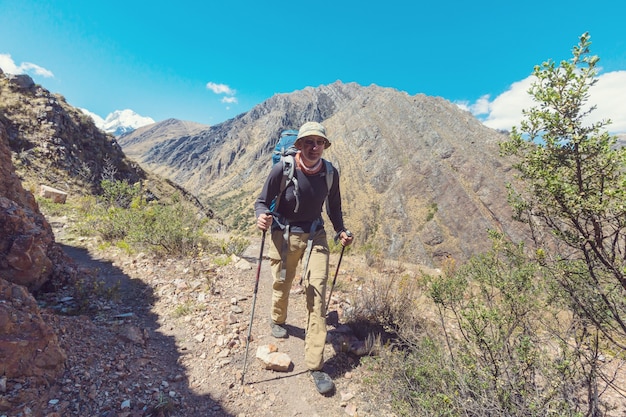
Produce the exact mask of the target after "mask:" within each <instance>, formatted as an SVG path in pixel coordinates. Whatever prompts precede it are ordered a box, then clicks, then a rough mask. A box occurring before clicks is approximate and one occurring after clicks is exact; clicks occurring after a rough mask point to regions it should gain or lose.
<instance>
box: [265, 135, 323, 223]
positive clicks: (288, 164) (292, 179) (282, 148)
mask: <svg viewBox="0 0 626 417" xmlns="http://www.w3.org/2000/svg"><path fill="white" fill-rule="evenodd" d="M297 137H298V131H297V130H291V129H288V130H283V131H282V132H281V134H280V138H279V139H278V142H277V143H276V146H275V147H274V154H273V155H272V165H275V164H277V163H278V162H280V161H282V162H283V179H282V181H281V183H280V193H279V194H278V196H277V197H276V198H275V199H274V200H272V203H271V204H270V211H272V212H276V210H277V209H278V203H279V202H280V197H281V195H282V194H283V191H285V188H287V186H288V185H289V184H293V186H294V195H295V196H296V208H295V210H294V212H295V213H297V212H298V208H299V207H300V200H299V198H298V179H297V178H296V176H295V175H294V174H295V169H296V159H295V155H296V153H297V152H298V149H297V148H296V147H295V146H294V144H295V142H296V139H297ZM323 161H324V163H325V164H326V186H327V188H328V191H330V187H331V186H332V184H333V174H334V169H333V165H332V164H331V163H330V162H328V161H327V160H325V159H323ZM326 206H327V207H328V204H327V205H326Z"/></svg>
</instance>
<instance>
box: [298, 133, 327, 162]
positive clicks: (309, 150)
mask: <svg viewBox="0 0 626 417" xmlns="http://www.w3.org/2000/svg"><path fill="white" fill-rule="evenodd" d="M325 145H326V139H324V138H322V137H320V136H307V137H305V138H302V140H301V141H300V150H301V151H302V155H303V156H304V159H306V160H308V161H311V162H317V161H318V160H319V159H320V158H321V157H322V153H323V152H324V146H325Z"/></svg>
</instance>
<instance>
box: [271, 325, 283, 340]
mask: <svg viewBox="0 0 626 417" xmlns="http://www.w3.org/2000/svg"><path fill="white" fill-rule="evenodd" d="M270 326H271V328H272V336H274V337H275V338H276V339H286V338H287V329H285V327H284V326H283V325H280V324H278V323H274V322H270Z"/></svg>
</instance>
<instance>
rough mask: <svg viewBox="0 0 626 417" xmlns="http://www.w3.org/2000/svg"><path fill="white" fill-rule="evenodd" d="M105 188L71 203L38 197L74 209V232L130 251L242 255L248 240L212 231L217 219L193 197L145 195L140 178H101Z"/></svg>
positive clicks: (56, 207)
mask: <svg viewBox="0 0 626 417" xmlns="http://www.w3.org/2000/svg"><path fill="white" fill-rule="evenodd" d="M101 187H102V194H101V195H100V196H97V197H81V198H79V199H78V200H76V201H74V202H73V204H70V203H68V204H54V203H51V202H50V201H48V200H46V199H40V200H39V204H40V207H41V209H42V211H43V212H45V213H48V215H71V216H72V217H73V218H76V219H78V220H77V221H76V222H75V223H73V224H72V227H73V229H74V231H75V233H76V234H78V235H82V236H97V237H99V238H100V239H101V245H104V246H107V245H113V246H116V247H118V248H121V249H123V250H124V251H125V252H127V253H132V252H137V251H146V252H150V253H156V254H166V255H168V256H178V257H186V256H198V255H200V254H202V253H204V252H209V253H217V254H226V255H231V254H235V255H238V256H239V255H241V254H242V253H243V252H244V251H245V250H246V248H247V247H248V246H249V244H250V242H249V240H248V239H246V238H243V237H241V236H230V237H228V238H223V237H214V236H213V233H215V231H216V227H215V225H214V223H211V221H210V219H208V218H207V217H206V216H204V215H202V214H201V213H200V212H199V210H198V209H197V208H196V207H195V206H194V205H193V204H192V203H190V202H188V201H186V200H184V199H183V198H181V197H180V196H179V195H173V196H171V197H170V199H169V201H167V202H160V201H150V202H148V201H146V200H145V198H144V196H143V190H142V188H141V185H140V184H129V183H128V182H126V181H119V180H103V181H102V182H101Z"/></svg>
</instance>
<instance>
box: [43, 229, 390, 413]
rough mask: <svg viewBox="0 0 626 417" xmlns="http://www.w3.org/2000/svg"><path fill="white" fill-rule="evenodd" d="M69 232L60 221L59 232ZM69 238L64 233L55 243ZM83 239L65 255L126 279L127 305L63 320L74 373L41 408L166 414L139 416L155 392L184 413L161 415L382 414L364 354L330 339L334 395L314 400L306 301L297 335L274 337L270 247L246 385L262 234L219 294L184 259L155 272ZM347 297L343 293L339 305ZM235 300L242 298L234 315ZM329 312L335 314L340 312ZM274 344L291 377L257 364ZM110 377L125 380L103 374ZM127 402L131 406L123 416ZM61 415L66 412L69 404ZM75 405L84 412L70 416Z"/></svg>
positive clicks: (296, 298)
mask: <svg viewBox="0 0 626 417" xmlns="http://www.w3.org/2000/svg"><path fill="white" fill-rule="evenodd" d="M62 225H63V224H62V222H61V223H60V224H58V225H57V227H61V226H62ZM62 240H63V234H62V231H61V230H59V233H58V237H57V241H58V242H61V241H62ZM83 243H84V242H81V244H80V245H77V244H76V243H75V242H74V243H72V242H71V241H70V242H65V243H64V250H65V251H66V253H67V254H68V255H69V256H71V257H72V258H73V259H74V260H75V261H76V262H77V264H79V265H80V266H81V268H84V269H88V270H91V271H95V272H96V273H97V274H98V275H99V278H100V279H104V280H105V281H107V282H109V284H112V283H117V285H119V287H120V293H121V299H120V300H118V301H117V303H116V304H108V305H107V306H106V307H105V308H103V309H102V311H100V312H98V313H97V315H96V317H91V318H90V319H89V320H87V319H86V318H85V317H83V318H76V317H63V316H60V317H59V318H57V319H55V320H57V321H58V323H57V328H58V329H59V331H60V332H61V333H62V336H61V339H62V341H63V344H64V347H65V348H66V349H67V351H68V357H69V360H68V371H67V372H66V375H65V376H64V378H63V379H62V383H60V384H58V386H55V387H53V389H51V390H50V393H49V395H48V396H49V397H50V398H47V397H43V398H42V401H43V400H45V401H49V400H51V399H54V398H55V393H59V394H58V395H56V398H58V397H61V398H67V403H69V405H66V406H65V407H66V409H65V411H67V412H66V413H62V415H67V416H74V415H81V416H84V415H94V416H95V415H105V414H106V413H105V414H103V412H105V411H106V410H108V409H117V410H118V414H106V415H107V416H109V415H110V416H114V415H115V416H116V417H131V416H147V415H154V416H157V415H159V414H147V413H146V412H145V409H146V408H147V407H146V406H143V410H144V411H140V410H138V409H137V408H139V407H140V406H141V404H150V397H148V398H147V399H146V398H144V397H146V396H147V395H148V394H147V393H150V395H151V398H152V399H154V398H161V397H162V396H163V395H170V396H172V398H173V399H174V401H173V402H174V403H175V404H176V406H174V407H172V409H171V411H169V413H170V414H160V415H164V416H165V415H169V416H181V417H195V416H198V417H206V416H237V417H252V416H312V417H315V416H320V417H321V416H330V417H333V416H346V415H352V416H360V417H363V416H381V415H384V414H381V411H380V409H379V407H378V406H376V405H373V404H370V401H369V400H368V398H367V395H366V394H365V392H364V391H363V390H362V389H361V385H360V383H359V381H360V380H361V378H362V376H360V373H362V372H364V370H363V369H361V367H359V363H360V357H358V356H356V355H353V354H351V353H344V352H336V350H335V348H334V347H333V344H332V343H327V345H326V348H325V360H326V364H325V368H324V370H325V371H326V372H328V373H329V374H330V375H331V376H332V378H333V380H334V382H335V385H336V390H335V391H334V392H333V393H332V395H327V396H323V395H320V394H319V393H318V392H317V390H316V389H315V385H314V383H313V381H312V379H311V377H310V375H309V372H308V370H307V369H306V367H305V365H304V325H305V323H306V305H305V298H304V295H303V294H291V299H290V306H289V315H288V318H287V328H288V332H289V337H288V338H287V339H275V338H273V337H272V336H271V334H270V327H269V321H268V320H269V311H270V298H271V275H270V267H269V261H268V259H267V252H268V243H269V242H266V247H265V249H264V259H263V262H262V264H261V274H260V278H259V287H258V292H257V300H256V306H255V312H254V321H253V327H252V342H251V344H250V348H249V354H248V364H247V370H246V375H245V380H244V385H241V383H240V378H241V373H242V371H243V367H244V356H245V343H244V341H245V337H246V336H247V332H248V325H249V321H250V313H251V308H252V303H253V292H254V291H253V290H254V283H255V278H256V270H257V261H258V257H259V251H260V237H259V238H253V239H252V244H251V245H250V247H249V248H248V249H247V250H246V252H245V253H244V255H243V259H245V260H246V261H247V262H248V264H247V267H246V265H244V266H243V267H242V266H241V265H240V266H236V265H233V264H232V263H231V264H229V265H227V266H224V267H219V268H217V269H218V271H217V272H216V274H217V276H216V278H215V280H216V283H215V287H216V288H217V291H215V293H214V294H210V293H209V292H208V291H207V290H206V289H205V288H204V287H203V284H202V282H201V281H198V280H194V279H192V278H190V276H191V274H189V273H188V267H187V265H185V264H180V263H179V261H174V260H171V261H170V260H160V261H159V262H158V263H157V264H155V263H154V261H153V260H150V259H148V257H146V256H145V255H132V256H126V255H123V254H122V253H121V252H120V251H117V252H116V251H115V250H113V251H111V250H108V251H105V252H102V251H99V250H96V249H95V247H94V246H93V245H91V246H90V245H89V244H86V245H84V246H85V248H83V247H82V246H83ZM338 257H339V255H338V254H332V255H331V265H330V271H331V273H334V271H335V267H336V262H337V260H338ZM343 265H349V259H348V258H347V257H346V256H344V258H343V261H342V268H341V270H340V276H339V278H338V280H342V279H344V278H345V277H343V276H342V274H345V270H344V267H343ZM330 279H331V280H332V276H331V278H330ZM340 294H341V291H338V290H337V289H336V290H335V292H333V298H335V296H336V295H337V296H340ZM199 300H200V301H202V302H201V305H202V308H201V309H199V310H194V311H193V312H191V313H189V314H186V315H177V314H173V312H174V311H176V310H177V309H179V308H180V307H181V306H185V305H189V304H190V303H191V302H193V303H194V304H195V305H198V301H199ZM233 300H237V301H236V307H237V310H238V311H236V312H234V311H235V309H234V308H233V306H234V304H233ZM331 310H332V309H331ZM104 316H106V317H104ZM329 316H330V317H335V318H336V317H337V316H336V313H335V314H333V313H332V312H331V314H330V315H329ZM119 317H124V318H123V319H119ZM336 324H337V323H336V321H335V322H334V323H331V324H329V326H328V330H329V334H330V338H329V340H330V339H332V337H333V335H336V328H335V325H336ZM129 333H130V334H131V336H130V337H129V336H128V334H129ZM132 334H138V335H139V336H138V338H139V340H138V341H137V340H134V339H133V337H132ZM129 339H130V340H129ZM135 339H136V338H135ZM270 343H273V344H274V345H276V346H277V347H278V350H279V352H284V353H286V354H288V355H289V356H290V358H291V360H292V364H293V367H292V369H290V370H289V371H288V372H275V371H271V370H265V369H263V367H262V365H261V362H260V361H259V360H258V359H257V358H256V349H257V347H258V346H260V345H266V344H270ZM120 362H121V364H120ZM102 369H113V370H118V372H104V373H102ZM63 383H65V384H66V386H63ZM78 386H82V387H89V386H91V392H90V393H89V394H88V395H85V394H84V393H83V391H80V390H84V389H85V388H74V387H78ZM141 387H143V389H142V388H141ZM60 393H64V395H60ZM159 396H161V397H159ZM85 397H89V398H85ZM125 399H128V400H130V401H131V404H132V405H131V407H130V409H122V412H119V410H120V404H122V403H123V402H124V401H125ZM91 400H93V401H91ZM159 401H161V400H160V399H159ZM62 404H63V403H62ZM98 404H99V405H98ZM107 404H109V405H107ZM56 407H57V408H56V409H57V410H59V407H60V406H59V405H57V406H56ZM71 407H74V408H75V409H76V410H81V411H76V412H75V413H72V412H69V411H68V410H69V409H70V408H71ZM84 410H91V412H89V413H86V412H85V411H84ZM61 411H63V409H62V407H61ZM96 411H97V412H96ZM142 412H143V414H142ZM44 415H45V414H44Z"/></svg>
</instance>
